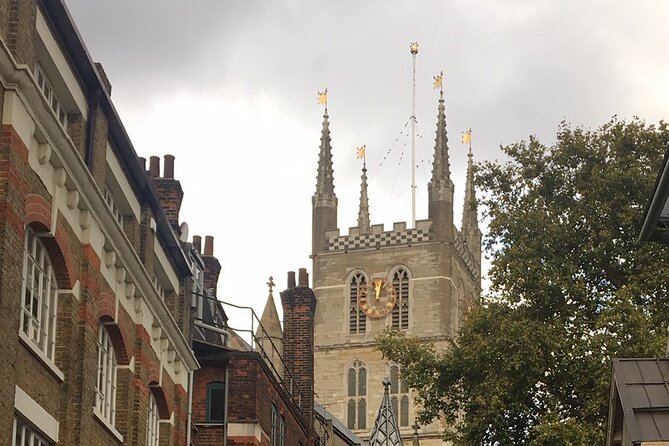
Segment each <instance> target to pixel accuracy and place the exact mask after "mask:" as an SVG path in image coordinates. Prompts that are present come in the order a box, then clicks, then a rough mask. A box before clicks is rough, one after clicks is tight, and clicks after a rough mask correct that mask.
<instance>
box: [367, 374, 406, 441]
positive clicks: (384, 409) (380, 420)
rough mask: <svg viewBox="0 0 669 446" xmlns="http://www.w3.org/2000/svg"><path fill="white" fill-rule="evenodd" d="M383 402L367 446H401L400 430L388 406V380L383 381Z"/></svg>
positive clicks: (389, 405)
mask: <svg viewBox="0 0 669 446" xmlns="http://www.w3.org/2000/svg"><path fill="white" fill-rule="evenodd" d="M383 387H384V391H383V400H382V401H381V407H379V414H378V415H377V416H376V421H375V422H374V428H373V429H372V434H371V436H370V437H369V443H368V445H369V446H402V437H400V429H399V427H398V426H397V421H396V420H395V414H394V413H393V407H392V405H391V404H390V393H389V390H388V389H389V387H390V380H389V379H388V378H386V379H384V380H383Z"/></svg>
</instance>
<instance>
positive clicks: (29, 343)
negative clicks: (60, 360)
mask: <svg viewBox="0 0 669 446" xmlns="http://www.w3.org/2000/svg"><path fill="white" fill-rule="evenodd" d="M19 339H20V340H21V342H22V343H23V345H25V346H26V348H28V350H30V353H32V354H33V356H35V357H36V358H37V359H38V360H39V361H40V362H41V363H42V364H43V365H44V366H45V367H46V368H47V369H48V370H49V371H50V372H51V374H53V376H55V377H56V378H58V380H59V381H60V382H63V381H65V375H64V374H63V372H61V371H60V369H59V368H58V367H56V364H54V363H53V361H52V360H50V359H49V358H47V357H46V355H45V354H44V352H43V351H42V350H40V349H39V348H37V346H36V345H35V343H34V342H33V341H32V340H31V339H30V338H29V337H28V335H26V334H25V333H24V332H23V331H22V330H21V331H19Z"/></svg>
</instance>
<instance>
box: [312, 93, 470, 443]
mask: <svg viewBox="0 0 669 446" xmlns="http://www.w3.org/2000/svg"><path fill="white" fill-rule="evenodd" d="M329 125H330V124H329V116H328V114H327V108H326V110H325V115H324V116H323V130H322V135H321V144H320V153H319V159H318V174H317V183H316V193H315V194H314V196H313V198H312V205H313V221H312V229H313V235H312V237H313V238H312V259H313V289H314V292H315V294H316V299H317V305H316V315H315V355H314V363H315V392H316V399H317V401H318V402H319V403H321V404H322V405H323V406H324V407H326V408H327V410H328V411H330V412H331V413H332V414H333V415H334V416H336V417H337V418H339V419H340V420H342V421H343V422H344V424H346V425H347V426H348V427H349V428H350V429H352V430H353V432H355V433H356V434H357V435H358V436H360V437H361V438H364V439H368V438H369V435H370V431H371V428H372V424H373V423H374V417H375V414H376V411H377V410H378V408H379V406H380V404H381V401H382V398H383V392H381V391H378V389H380V388H381V383H382V382H383V381H384V378H386V377H388V378H389V379H390V386H389V392H390V399H391V403H392V406H393V410H394V412H395V414H396V418H397V422H398V424H399V427H400V432H401V434H402V438H403V440H404V443H405V444H411V438H412V434H413V430H412V427H411V425H412V424H413V423H414V418H415V416H416V408H415V407H414V406H413V391H412V390H411V389H408V388H407V386H406V384H405V383H403V382H402V380H401V378H400V376H401V371H400V370H399V367H398V366H397V365H396V364H392V363H388V362H387V360H385V359H382V358H381V354H380V353H379V352H378V351H376V350H375V348H374V346H375V336H376V335H378V334H379V333H380V332H382V331H383V330H384V328H386V327H394V328H397V329H399V330H402V331H404V332H406V333H407V335H410V336H417V337H420V338H421V339H424V340H425V341H426V342H427V341H429V342H433V343H435V345H436V346H437V348H445V347H446V346H447V342H448V339H449V338H451V337H453V336H454V335H455V334H456V332H457V329H458V327H459V325H460V323H461V321H462V318H463V316H464V314H465V313H466V312H467V310H468V308H469V306H470V304H471V302H472V301H473V300H474V299H476V297H477V296H478V295H479V293H480V290H481V231H480V230H479V228H478V218H477V213H476V204H475V195H474V185H473V172H472V155H471V151H470V153H469V163H468V167H467V184H466V187H465V205H464V210H463V217H462V225H461V229H460V230H458V229H457V228H456V227H455V225H454V222H453V190H454V187H453V182H452V181H451V178H450V165H449V156H448V144H447V143H448V137H447V133H446V118H445V107H444V98H443V93H442V94H441V96H440V98H439V106H438V113H437V130H436V139H435V147H434V160H433V163H432V177H431V180H430V182H429V184H428V191H429V206H428V209H429V211H428V219H427V220H418V221H416V227H415V228H407V224H406V223H394V224H393V227H392V229H390V230H386V229H385V228H384V227H383V224H377V225H374V224H370V217H369V207H368V196H367V175H366V169H364V168H363V172H362V184H361V192H360V209H359V214H358V226H357V227H353V228H350V229H349V233H348V235H343V234H341V233H340V230H339V229H338V227H337V196H336V195H335V192H334V176H333V167H332V147H331V145H330V141H331V140H330V127H329ZM372 199H373V197H372ZM375 279H384V280H385V281H387V282H389V283H390V284H392V286H393V288H394V290H395V302H394V305H393V307H392V310H390V311H389V312H388V314H386V315H385V316H382V317H373V316H374V314H373V313H372V314H371V315H372V317H370V316H368V314H370V313H369V312H367V313H366V312H364V311H362V309H361V307H360V305H359V302H360V300H361V299H360V298H361V297H363V298H364V296H359V294H362V293H363V292H364V291H363V292H361V290H363V289H364V286H365V285H366V284H367V285H370V282H372V281H374V280H375ZM388 286H389V285H388ZM367 289H368V290H369V289H371V290H372V291H371V292H370V293H369V296H368V297H370V299H373V297H371V295H372V294H373V288H367ZM391 294H392V293H391ZM378 300H379V299H378V298H377V301H378ZM391 305H392V304H391ZM445 428H446V425H445V424H444V423H443V422H441V421H437V422H434V423H432V424H431V425H428V426H421V428H420V435H419V436H420V444H421V445H422V446H425V445H441V444H442V441H441V434H442V432H443V430H444V429H445Z"/></svg>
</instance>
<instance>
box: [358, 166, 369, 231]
mask: <svg viewBox="0 0 669 446" xmlns="http://www.w3.org/2000/svg"><path fill="white" fill-rule="evenodd" d="M360 178H361V179H362V183H361V184H360V209H359V210H358V228H359V229H360V234H368V233H369V232H370V223H369V200H368V198H367V163H366V162H363V164H362V176H361V177H360Z"/></svg>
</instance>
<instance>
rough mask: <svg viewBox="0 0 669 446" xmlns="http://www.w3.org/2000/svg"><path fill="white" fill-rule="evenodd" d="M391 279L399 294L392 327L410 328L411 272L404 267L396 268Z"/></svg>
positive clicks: (393, 313)
mask: <svg viewBox="0 0 669 446" xmlns="http://www.w3.org/2000/svg"><path fill="white" fill-rule="evenodd" d="M391 281H392V283H393V286H394V287H395V293H396V294H397V304H395V307H394V308H393V311H392V313H391V314H392V327H393V328H396V329H398V330H406V329H408V328H409V272H408V271H407V270H406V268H404V267H399V268H397V269H395V270H394V271H393V273H392V275H391Z"/></svg>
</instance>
